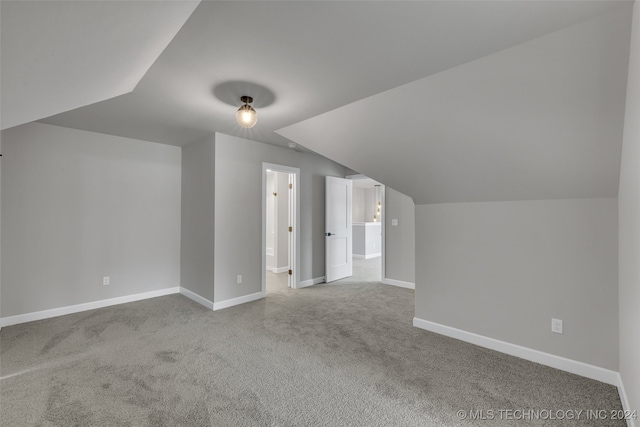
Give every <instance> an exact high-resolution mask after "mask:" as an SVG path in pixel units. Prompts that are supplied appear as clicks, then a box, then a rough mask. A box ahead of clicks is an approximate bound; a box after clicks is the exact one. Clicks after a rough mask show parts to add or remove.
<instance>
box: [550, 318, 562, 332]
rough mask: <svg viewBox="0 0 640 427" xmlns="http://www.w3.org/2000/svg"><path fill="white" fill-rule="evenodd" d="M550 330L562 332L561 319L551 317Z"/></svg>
mask: <svg viewBox="0 0 640 427" xmlns="http://www.w3.org/2000/svg"><path fill="white" fill-rule="evenodd" d="M551 332H554V333H556V334H561V333H562V319H551Z"/></svg>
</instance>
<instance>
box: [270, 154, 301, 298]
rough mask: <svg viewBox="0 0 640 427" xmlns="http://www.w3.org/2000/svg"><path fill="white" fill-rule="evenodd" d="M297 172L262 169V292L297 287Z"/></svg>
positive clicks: (279, 166) (286, 169) (275, 167)
mask: <svg viewBox="0 0 640 427" xmlns="http://www.w3.org/2000/svg"><path fill="white" fill-rule="evenodd" d="M299 177H300V170H299V169H298V168H292V167H288V166H283V165H275V164H269V163H263V165H262V267H263V268H262V292H263V293H265V294H268V293H269V292H279V291H282V290H286V289H289V288H294V289H295V288H297V287H298V286H299V271H300V265H299V260H300V249H299V248H300V244H299V235H300V233H299V232H298V224H299V223H300V220H299V211H300V209H299V188H298V187H299V182H300V178H299Z"/></svg>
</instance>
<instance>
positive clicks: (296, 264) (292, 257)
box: [214, 162, 301, 310]
mask: <svg viewBox="0 0 640 427" xmlns="http://www.w3.org/2000/svg"><path fill="white" fill-rule="evenodd" d="M267 169H269V170H272V171H276V172H284V173H288V174H289V175H292V174H293V175H294V178H293V180H294V185H293V197H291V198H290V199H289V201H290V203H292V204H293V206H290V208H292V209H294V210H295V215H294V216H295V218H293V219H291V218H290V219H291V225H292V226H293V232H292V233H291V234H292V236H291V238H292V239H293V241H294V248H289V249H290V250H291V249H293V251H292V253H289V266H290V268H291V269H292V270H293V274H292V276H291V277H290V278H289V279H288V280H289V281H290V282H291V285H292V286H291V287H292V288H293V289H295V288H298V286H299V280H300V277H299V275H298V274H299V271H300V234H301V233H300V232H299V231H300V230H298V228H299V224H300V184H301V180H300V168H295V167H291V166H284V165H276V164H273V163H266V162H263V163H262V202H261V205H262V244H261V251H262V295H263V296H264V295H266V292H267V275H266V271H267V261H266V259H267V256H266V242H267V236H266V233H267V227H266V220H267V218H266V217H267V215H266V208H267V206H266V205H267V202H266V188H267ZM288 246H291V245H288ZM291 266H293V267H291ZM287 270H289V267H288V268H287ZM215 304H218V303H215ZM214 310H217V309H216V308H214Z"/></svg>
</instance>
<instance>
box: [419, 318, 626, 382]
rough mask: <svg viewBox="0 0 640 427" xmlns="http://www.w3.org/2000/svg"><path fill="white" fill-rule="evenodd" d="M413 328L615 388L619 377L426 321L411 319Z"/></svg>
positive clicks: (530, 349)
mask: <svg viewBox="0 0 640 427" xmlns="http://www.w3.org/2000/svg"><path fill="white" fill-rule="evenodd" d="M413 326H415V327H417V328H421V329H426V330H427V331H431V332H435V333H437V334H440V335H445V336H448V337H451V338H456V339H459V340H462V341H466V342H469V343H471V344H475V345H479V346H481V347H485V348H489V349H491V350H496V351H499V352H501V353H506V354H509V355H511V356H516V357H520V358H521V359H526V360H530V361H532V362H536V363H540V364H541V365H546V366H550V367H552V368H556V369H560V370H561V371H566V372H571V373H572V374H576V375H581V376H583V377H587V378H591V379H593V380H596V381H601V382H603V383H607V384H612V385H615V386H617V385H618V383H619V378H620V375H619V374H618V372H616V371H612V370H610V369H605V368H601V367H599V366H594V365H589V364H587V363H584V362H579V361H577V360H571V359H567V358H565V357H561V356H556V355H553V354H549V353H545V352H542V351H539V350H534V349H532V348H527V347H522V346H520V345H517V344H511V343H508V342H505V341H500V340H497V339H494V338H489V337H485V336H483V335H478V334H474V333H473V332H467V331H463V330H461V329H456V328H452V327H450V326H445V325H441V324H439V323H434V322H430V321H428V320H423V319H419V318H417V317H414V318H413Z"/></svg>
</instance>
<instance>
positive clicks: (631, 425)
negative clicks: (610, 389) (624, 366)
mask: <svg viewBox="0 0 640 427" xmlns="http://www.w3.org/2000/svg"><path fill="white" fill-rule="evenodd" d="M617 385H618V394H619V395H620V401H621V402H622V410H623V411H625V412H626V411H628V412H632V411H635V410H638V411H640V409H639V408H631V406H630V405H629V398H628V397H627V392H626V391H625V389H624V383H623V382H622V376H620V374H618V384H617ZM627 427H636V420H634V419H633V418H627Z"/></svg>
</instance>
